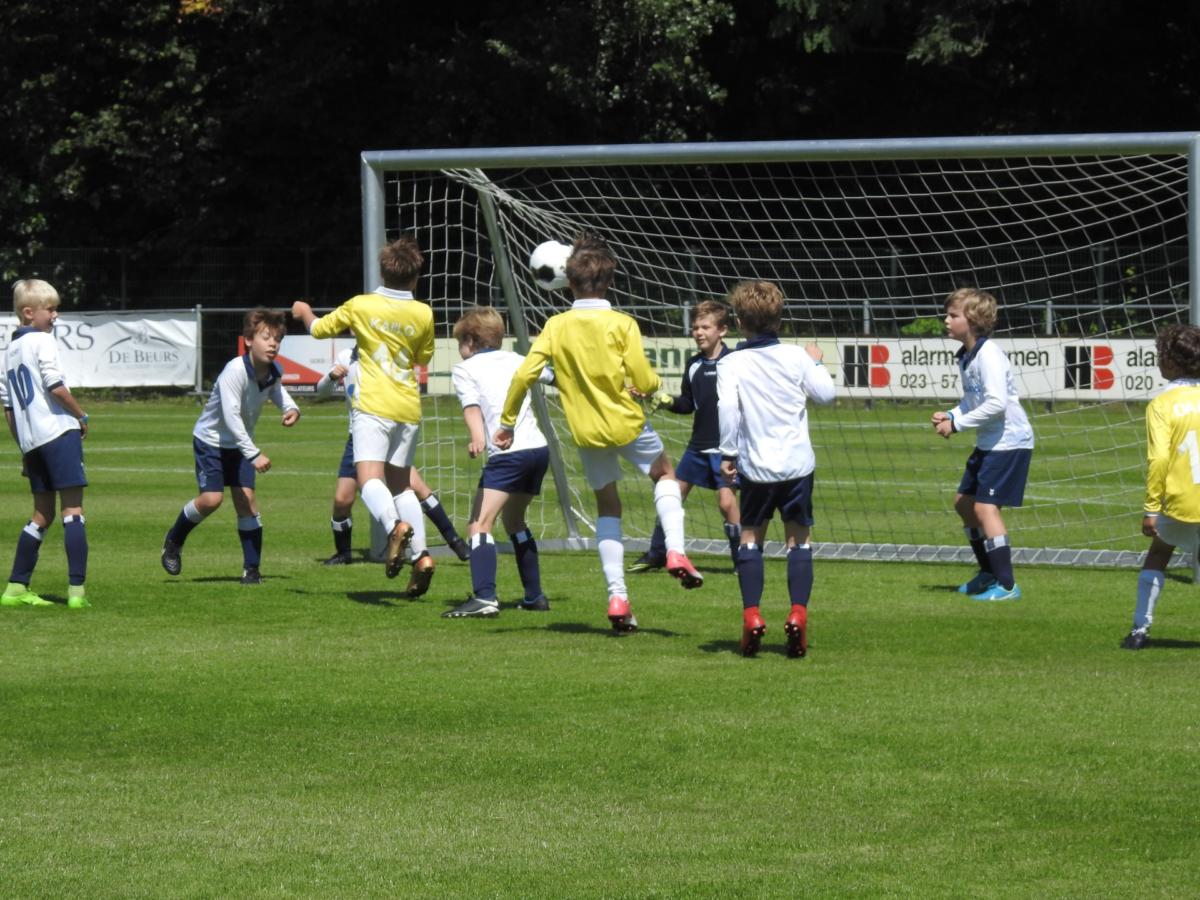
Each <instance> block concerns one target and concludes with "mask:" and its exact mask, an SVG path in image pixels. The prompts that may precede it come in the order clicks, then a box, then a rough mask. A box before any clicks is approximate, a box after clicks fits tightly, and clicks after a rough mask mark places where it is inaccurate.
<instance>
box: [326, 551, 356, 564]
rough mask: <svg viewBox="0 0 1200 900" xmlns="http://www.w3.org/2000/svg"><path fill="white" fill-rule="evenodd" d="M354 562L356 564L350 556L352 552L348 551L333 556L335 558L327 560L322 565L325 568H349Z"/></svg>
mask: <svg viewBox="0 0 1200 900" xmlns="http://www.w3.org/2000/svg"><path fill="white" fill-rule="evenodd" d="M352 562H354V557H353V556H352V555H351V554H350V551H349V550H347V551H346V552H345V553H335V554H333V556H331V557H329V559H327V560H325V562H323V563H321V565H323V566H348V565H350V563H352Z"/></svg>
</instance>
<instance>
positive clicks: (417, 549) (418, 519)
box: [392, 489, 429, 559]
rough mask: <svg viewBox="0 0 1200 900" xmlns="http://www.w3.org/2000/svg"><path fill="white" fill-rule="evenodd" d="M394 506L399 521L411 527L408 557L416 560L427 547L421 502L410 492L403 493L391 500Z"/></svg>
mask: <svg viewBox="0 0 1200 900" xmlns="http://www.w3.org/2000/svg"><path fill="white" fill-rule="evenodd" d="M392 501H393V503H395V506H396V515H397V516H399V517H400V521H402V522H407V523H408V524H409V525H411V526H412V530H413V533H412V541H411V542H410V543H409V545H408V555H409V557H410V558H412V559H416V558H417V557H418V556H420V555H421V554H422V553H424V552H425V550H426V549H427V548H428V547H429V545H428V544H427V543H425V516H424V515H423V514H422V513H421V501H420V500H418V499H417V495H416V494H414V493H413V492H412V490H411V489H410V490H407V491H404V492H403V493H401V494H397V495H396V496H395V497H393V498H392Z"/></svg>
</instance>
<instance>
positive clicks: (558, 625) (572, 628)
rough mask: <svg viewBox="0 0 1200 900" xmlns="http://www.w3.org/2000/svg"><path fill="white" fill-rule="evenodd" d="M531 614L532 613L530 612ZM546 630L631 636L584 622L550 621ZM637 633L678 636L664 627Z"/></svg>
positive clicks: (641, 630)
mask: <svg viewBox="0 0 1200 900" xmlns="http://www.w3.org/2000/svg"><path fill="white" fill-rule="evenodd" d="M531 615H532V613H531ZM546 630H547V631H557V632H559V633H561V634H594V635H599V636H602V637H611V638H621V637H632V636H633V635H629V634H618V633H617V632H615V631H613V630H612V629H611V628H599V627H597V626H595V625H588V624H586V623H584V622H551V623H550V624H549V625H547V626H546ZM636 633H637V634H653V635H655V636H657V637H679V632H677V631H668V630H667V629H666V628H640V627H639V628H638V630H637V632H636Z"/></svg>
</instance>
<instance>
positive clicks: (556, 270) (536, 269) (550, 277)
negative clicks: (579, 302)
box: [529, 241, 571, 291]
mask: <svg viewBox="0 0 1200 900" xmlns="http://www.w3.org/2000/svg"><path fill="white" fill-rule="evenodd" d="M570 255H571V246H570V244H563V243H560V242H559V241H545V242H544V243H541V244H538V245H537V246H536V247H534V248H533V252H532V253H530V254H529V274H530V275H532V276H533V282H534V284H536V285H537V286H538V287H540V288H541V289H542V290H544V291H557V290H561V289H562V288H565V287H566V286H567V259H568V258H569V257H570Z"/></svg>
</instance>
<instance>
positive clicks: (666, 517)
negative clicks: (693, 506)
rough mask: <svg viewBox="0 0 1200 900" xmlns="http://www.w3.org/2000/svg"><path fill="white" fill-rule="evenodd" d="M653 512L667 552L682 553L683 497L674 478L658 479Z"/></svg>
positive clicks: (655, 487)
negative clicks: (664, 539)
mask: <svg viewBox="0 0 1200 900" xmlns="http://www.w3.org/2000/svg"><path fill="white" fill-rule="evenodd" d="M654 511H655V512H657V513H658V521H659V522H661V523H662V529H663V536H664V537H666V539H667V550H668V551H671V550H673V551H675V552H676V553H682V552H683V495H682V494H681V493H680V491H679V482H678V481H676V480H675V479H674V478H660V479H658V482H657V483H656V484H655V485H654Z"/></svg>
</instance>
